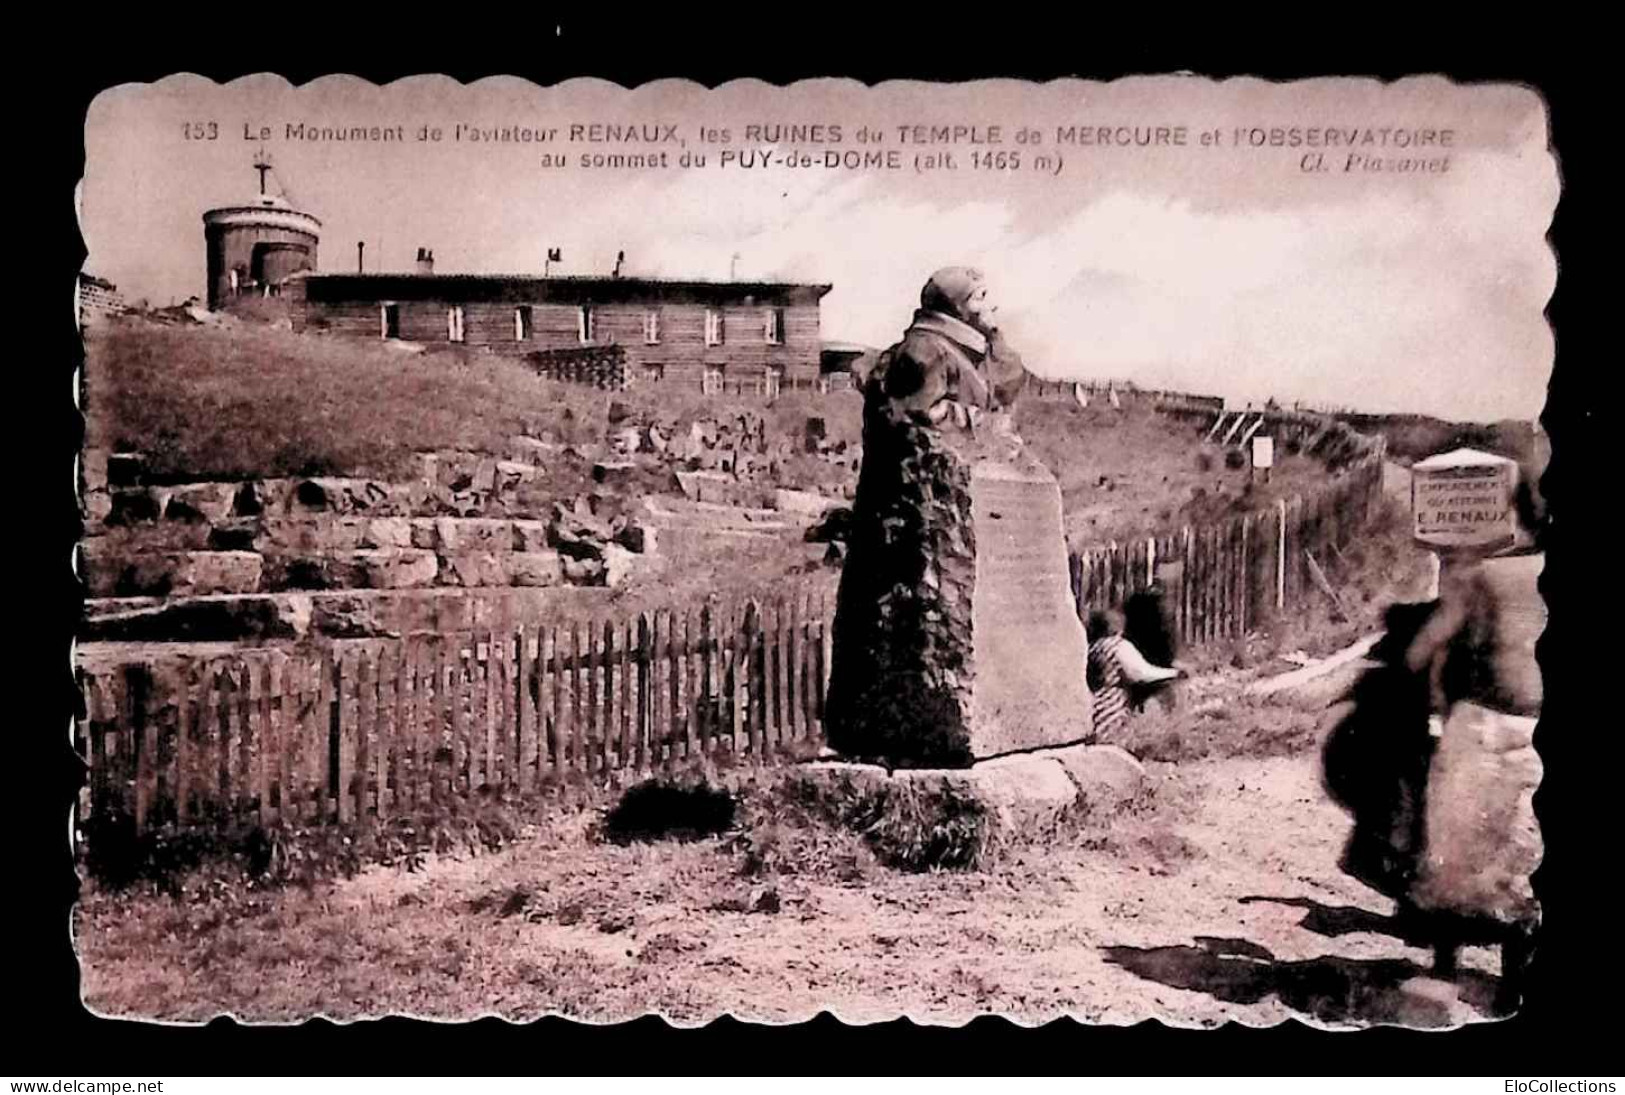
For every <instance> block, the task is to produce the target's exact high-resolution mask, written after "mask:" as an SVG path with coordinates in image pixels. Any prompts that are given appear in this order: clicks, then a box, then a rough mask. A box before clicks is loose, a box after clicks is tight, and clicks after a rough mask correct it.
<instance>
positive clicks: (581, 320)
mask: <svg viewBox="0 0 1625 1095" xmlns="http://www.w3.org/2000/svg"><path fill="white" fill-rule="evenodd" d="M576 337H577V338H579V339H580V340H581V341H582V342H591V341H592V340H593V339H594V338H596V337H598V313H597V312H596V311H595V310H594V308H593V306H592V305H590V304H583V305H582V306H581V308H580V310H579V311H578V312H577V313H576Z"/></svg>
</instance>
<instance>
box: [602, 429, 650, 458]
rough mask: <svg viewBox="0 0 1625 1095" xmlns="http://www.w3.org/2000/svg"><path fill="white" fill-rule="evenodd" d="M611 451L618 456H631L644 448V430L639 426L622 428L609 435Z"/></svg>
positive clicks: (612, 431)
mask: <svg viewBox="0 0 1625 1095" xmlns="http://www.w3.org/2000/svg"><path fill="white" fill-rule="evenodd" d="M608 441H609V449H610V451H611V452H613V453H615V454H616V455H618V456H631V455H632V454H633V453H635V452H637V451H638V449H640V448H641V447H642V446H643V430H642V429H640V428H639V427H637V426H622V427H621V428H620V429H616V430H611V431H610V433H609V438H608Z"/></svg>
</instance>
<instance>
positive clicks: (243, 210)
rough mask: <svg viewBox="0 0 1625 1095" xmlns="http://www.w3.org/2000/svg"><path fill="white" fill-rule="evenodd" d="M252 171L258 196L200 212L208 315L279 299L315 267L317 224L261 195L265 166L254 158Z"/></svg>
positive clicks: (276, 198)
mask: <svg viewBox="0 0 1625 1095" xmlns="http://www.w3.org/2000/svg"><path fill="white" fill-rule="evenodd" d="M254 168H255V170H257V171H258V172H259V173H260V193H259V197H258V198H257V199H256V200H255V201H254V202H253V203H252V204H247V205H228V206H222V207H221V208H219V209H210V210H209V211H208V212H206V213H204V214H203V238H204V242H205V245H206V248H207V252H208V277H209V308H210V310H211V311H213V310H219V309H230V308H232V307H233V305H234V304H235V303H236V302H237V301H239V300H241V299H243V298H253V297H269V296H277V295H280V293H281V289H282V283H283V282H284V281H286V280H287V279H288V278H289V277H291V276H292V275H294V274H297V273H299V272H301V271H306V270H315V269H316V243H317V240H318V239H319V238H320V236H321V230H322V222H321V221H319V220H317V219H316V218H315V217H313V216H311V215H310V214H309V213H302V212H300V211H299V210H297V209H295V208H294V207H293V206H292V205H290V204H289V203H288V201H287V199H286V198H283V197H279V196H275V195H271V194H267V193H266V192H265V173H266V172H267V171H269V170H270V169H271V165H270V164H269V163H268V162H266V161H265V160H263V159H261V160H258V161H256V162H255V164H254Z"/></svg>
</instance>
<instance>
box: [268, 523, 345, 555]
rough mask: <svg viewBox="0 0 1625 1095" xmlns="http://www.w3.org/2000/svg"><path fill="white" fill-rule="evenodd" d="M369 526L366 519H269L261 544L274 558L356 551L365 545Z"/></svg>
mask: <svg viewBox="0 0 1625 1095" xmlns="http://www.w3.org/2000/svg"><path fill="white" fill-rule="evenodd" d="M368 524H369V521H368V519H367V518H364V517H268V518H265V519H264V521H263V522H261V525H260V529H261V532H260V535H259V537H258V542H259V544H260V545H261V546H262V547H263V548H264V550H265V551H266V552H267V553H269V554H274V555H319V554H331V553H336V552H346V551H355V550H356V549H358V548H360V547H362V546H364V543H365V540H366V535H367V526H368Z"/></svg>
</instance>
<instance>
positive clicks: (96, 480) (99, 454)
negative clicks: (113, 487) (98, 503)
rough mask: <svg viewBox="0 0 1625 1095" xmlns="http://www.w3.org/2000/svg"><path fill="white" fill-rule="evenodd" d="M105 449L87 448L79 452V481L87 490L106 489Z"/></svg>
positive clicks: (106, 453) (106, 454)
mask: <svg viewBox="0 0 1625 1095" xmlns="http://www.w3.org/2000/svg"><path fill="white" fill-rule="evenodd" d="M107 458H108V452H107V450H106V449H96V448H89V449H84V450H82V451H81V452H80V453H79V483H80V485H81V486H82V487H83V488H84V489H85V490H87V491H105V490H107V486H108V483H107Z"/></svg>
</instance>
